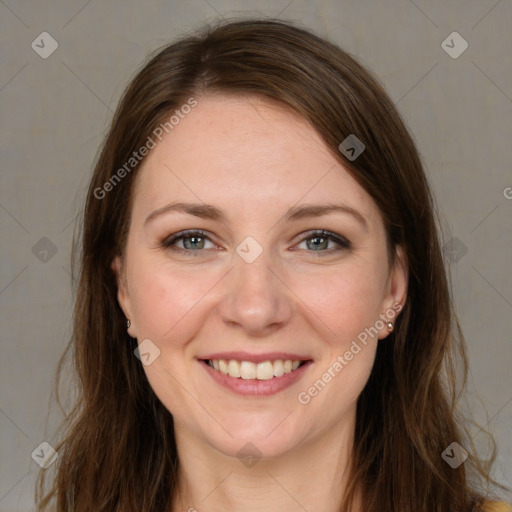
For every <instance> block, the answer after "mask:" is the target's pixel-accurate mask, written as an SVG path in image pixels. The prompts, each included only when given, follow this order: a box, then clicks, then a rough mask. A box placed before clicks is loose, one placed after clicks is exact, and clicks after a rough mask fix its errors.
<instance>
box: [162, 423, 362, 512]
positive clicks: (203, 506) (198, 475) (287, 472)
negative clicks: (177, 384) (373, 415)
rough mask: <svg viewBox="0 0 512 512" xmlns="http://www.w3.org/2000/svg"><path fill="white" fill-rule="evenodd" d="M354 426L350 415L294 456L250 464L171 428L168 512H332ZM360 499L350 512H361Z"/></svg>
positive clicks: (341, 490)
mask: <svg viewBox="0 0 512 512" xmlns="http://www.w3.org/2000/svg"><path fill="white" fill-rule="evenodd" d="M354 425H355V415H354V417H353V418H352V421H347V422H343V424H341V425H337V428H336V431H332V432H325V433H324V434H323V435H322V436H321V437H319V438H318V439H315V440H312V441H309V442H307V443H304V444H301V445H300V447H297V449H296V450H294V451H290V452H287V453H284V454H282V455H280V456H279V457H275V458H268V459H267V458H262V459H254V460H253V461H252V462H249V461H243V460H241V459H240V458H237V457H231V456H228V455H226V454H224V453H221V452H219V451H218V450H217V449H215V448H214V447H212V446H211V444H207V443H206V442H205V441H204V440H202V439H198V438H197V437H196V436H194V435H191V434H190V433H189V432H190V431H187V430H185V429H184V428H183V429H182V428H180V426H179V425H175V436H176V444H177V447H178V454H179V461H180V464H179V471H178V486H177V487H178V489H177V491H176V492H175V493H174V496H173V499H172V508H171V512H183V511H189V512H216V511H221V510H222V511H225V510H244V511H246V512H260V511H261V512H263V511H264V512H274V511H275V512H278V511H279V512H281V511H282V510H287V511H290V512H295V511H297V512H299V511H300V512H304V510H322V511H325V512H337V511H338V510H339V507H340V505H341V502H342V499H343V496H344V493H345V488H346V483H347V477H348V473H349V461H350V458H351V451H352V446H353V432H354ZM244 462H245V463H244ZM359 498H360V497H359V496H356V499H355V501H354V505H355V507H353V508H352V510H353V511H354V512H357V511H359V510H361V508H360V499H359Z"/></svg>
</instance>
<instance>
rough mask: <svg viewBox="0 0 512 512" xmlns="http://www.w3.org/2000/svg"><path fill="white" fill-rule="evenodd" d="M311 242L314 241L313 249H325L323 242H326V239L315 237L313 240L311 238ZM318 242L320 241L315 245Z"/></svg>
mask: <svg viewBox="0 0 512 512" xmlns="http://www.w3.org/2000/svg"><path fill="white" fill-rule="evenodd" d="M311 240H312V241H315V242H314V243H313V246H314V248H319V247H322V248H324V249H325V242H326V240H327V239H326V238H321V237H318V236H317V237H315V238H312V239H311ZM319 240H320V241H321V242H319V243H317V242H318V241H319Z"/></svg>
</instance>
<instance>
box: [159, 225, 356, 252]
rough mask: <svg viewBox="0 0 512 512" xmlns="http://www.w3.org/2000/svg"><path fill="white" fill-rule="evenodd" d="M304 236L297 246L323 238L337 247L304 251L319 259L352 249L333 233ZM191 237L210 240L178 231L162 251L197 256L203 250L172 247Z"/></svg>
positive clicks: (196, 233)
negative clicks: (166, 250)
mask: <svg viewBox="0 0 512 512" xmlns="http://www.w3.org/2000/svg"><path fill="white" fill-rule="evenodd" d="M306 235H307V236H306V237H304V238H302V239H301V240H300V241H299V242H298V243H299V244H300V243H302V242H304V241H306V240H311V239H313V238H323V239H326V240H330V241H333V242H335V243H336V244H338V245H339V247H338V248H334V249H326V250H319V251H314V250H312V251H308V250H307V249H304V250H306V251H307V252H311V253H313V255H314V256H319V257H322V256H327V255H329V254H332V253H333V252H337V251H340V250H344V249H345V250H346V249H350V248H351V247H352V245H351V243H350V242H349V241H348V240H347V239H346V238H344V237H342V236H339V235H336V234H335V233H332V232H330V231H326V230H323V229H321V230H313V231H309V232H307V233H306ZM193 237H199V238H202V239H206V240H210V238H209V236H208V234H207V233H206V232H204V231H201V230H189V231H180V232H179V233H175V234H174V235H171V236H170V237H168V238H166V239H165V240H163V241H162V247H163V248H164V249H171V250H173V251H177V252H181V253H185V254H187V255H190V256H199V254H200V253H201V252H203V251H204V250H205V249H198V250H192V249H182V248H181V247H175V246H173V245H174V244H175V243H176V242H178V241H179V240H184V239H186V238H193ZM210 242H211V240H210ZM322 253H323V254H322Z"/></svg>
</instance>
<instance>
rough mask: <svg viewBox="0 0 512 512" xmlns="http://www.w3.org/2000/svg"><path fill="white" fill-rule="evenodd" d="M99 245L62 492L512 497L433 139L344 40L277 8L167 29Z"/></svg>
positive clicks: (108, 185)
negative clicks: (465, 410) (466, 419)
mask: <svg viewBox="0 0 512 512" xmlns="http://www.w3.org/2000/svg"><path fill="white" fill-rule="evenodd" d="M81 257H82V259H81V267H80V268H81V271H80V276H79V286H78V295H77V299H76V308H75V326H74V335H73V339H72V342H71V345H70V347H73V349H74V359H75V364H76V368H77V371H78V375H79V378H80V399H79V402H78V404H77V406H76V407H75V409H74V410H73V412H72V414H71V415H70V417H69V420H68V424H66V425H65V428H66V435H65V437H64V439H63V441H62V442H61V443H60V444H59V445H58V446H57V447H56V448H57V451H58V452H59V458H58V462H57V463H55V466H56V468H57V474H56V478H55V481H54V486H53V488H52V489H51V490H50V492H49V493H48V494H47V495H46V496H44V497H41V498H40V500H39V510H44V509H45V506H46V505H47V504H49V503H50V501H51V500H52V499H53V498H56V506H57V508H56V510H58V511H68V510H73V511H86V510H87V511H90V510H95V511H123V512H127V511H132V510H133V511H135V510H136V511H138V512H141V511H144V512H145V511H147V512H149V511H172V512H175V511H181V510H183V511H184V510H188V511H194V510H197V511H217V510H247V511H259V510H265V511H272V510H279V511H282V510H290V511H291V510H310V511H313V510H322V511H333V512H334V511H340V510H343V511H351V512H359V511H365V512H374V511H375V512H376V511H379V512H382V511H390V512H391V511H400V512H402V511H405V510H418V511H420V510H421V511H428V512H431V511H432V512H433V511H443V512H446V511H448V510H450V511H457V512H459V511H460V512H462V511H464V512H465V511H480V510H487V511H490V510H498V508H492V507H496V506H501V507H502V508H501V509H500V510H509V509H508V508H507V505H506V504H504V503H503V504H501V505H499V504H493V503H490V499H489V498H488V497H487V496H486V494H487V492H486V491H485V488H484V487H483V484H484V483H488V481H489V478H488V468H487V467H486V466H485V464H483V463H482V462H480V461H479V460H478V459H477V458H476V457H475V456H474V455H471V456H470V457H469V458H467V455H468V453H467V451H468V450H470V446H469V445H468V443H470V441H468V438H467V437H466V434H465V429H464V424H463V422H462V420H461V419H459V418H458V416H457V415H456V413H455V412H454V410H455V405H456V404H455V398H454V397H455V389H454V382H455V377H454V362H453V352H454V350H457V349H458V350H459V353H460V354H459V355H460V357H461V358H462V362H463V368H464V369H465V368H466V356H465V352H464V342H463V338H462V335H461V333H460V330H459V329H457V332H456V333H452V325H453V324H455V325H456V326H457V328H458V324H457V322H456V320H455V321H454V322H453V323H452V320H453V319H454V318H455V317H454V314H453V312H452V305H451V302H450V297H449V289H448V284H447V279H446V275H445V270H444V267H443V261H442V257H441V252H440V248H439V241H438V238H437V234H436V225H435V221H434V208H433V199H432V197H431V194H430V191H429V187H428V184H427V181H426V178H425V175H424V172H423V170H422V166H421V163H420V159H419V157H418V153H417V150H416V148H415V146H414V143H413V141H412V140H411V137H410V135H409V134H408V132H407V129H406V128H405V126H404V123H403V121H402V120H401V118H400V116H399V114H398V113H397V111H396V108H395V107H394V105H393V103H392V102H391V100H390V99H389V97H388V96H387V95H386V93H385V92H384V90H383V89H382V87H381V86H380V85H379V84H378V82H377V81H376V80H375V79H374V78H373V77H372V76H371V75H370V74H369V72H368V71H367V70H365V69H364V68H363V67H362V66H361V65H360V64H358V63H357V62H356V61H355V60H354V59H353V58H352V57H350V56H349V55H348V54H347V53H345V52H343V51H342V50H340V49H339V48H337V47H336V46H334V45H332V44H331V43H329V42H327V41H325V40H322V39H320V38H318V37H316V36H315V35H313V34H311V33H309V32H307V31H305V30H303V29H300V28H296V27H294V26H292V25H291V24H288V23H284V22H280V21H269V20H267V21H262V20H254V21H239V22H231V23H224V24H221V25H218V26H217V27H210V28H208V29H206V30H204V32H201V33H199V34H197V35H192V36H188V37H185V38H183V39H181V40H180V41H178V42H176V43H174V44H172V45H170V46H168V47H166V48H164V49H163V50H161V51H160V52H159V53H158V54H157V55H156V56H155V57H154V58H153V59H152V60H151V61H150V62H149V63H147V64H146V65H145V66H144V68H143V69H142V70H141V71H140V72H139V73H138V75H137V76H136V77H135V79H134V80H133V81H132V83H131V84H130V86H129V87H128V89H127V91H126V92H125V94H124V97H123V99H122V101H121V103H120V105H119V107H118V109H117V112H116V114H115V116H114V119H113V122H112V127H111V129H110V132H109V133H108V135H107V138H106V140H105V143H104V146H103V149H102V152H101V154H100V156H99V160H98V162H97V165H96V168H95V171H94V175H93V177H92V180H91V184H90V187H89V195H88V199H87V204H86V207H85V217H84V224H83V242H82V255H81ZM43 484H44V476H42V477H41V481H40V486H39V493H40V494H42V492H43Z"/></svg>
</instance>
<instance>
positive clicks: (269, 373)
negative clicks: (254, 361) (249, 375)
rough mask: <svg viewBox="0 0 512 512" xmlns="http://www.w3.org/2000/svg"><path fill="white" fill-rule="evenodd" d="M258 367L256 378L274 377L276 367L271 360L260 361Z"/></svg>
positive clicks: (266, 378) (267, 378)
mask: <svg viewBox="0 0 512 512" xmlns="http://www.w3.org/2000/svg"><path fill="white" fill-rule="evenodd" d="M256 368H257V369H256V378H257V379H258V380H269V379H273V378H274V367H273V366H272V363H271V362H270V361H264V362H263V363H258V366H257V367H256Z"/></svg>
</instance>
